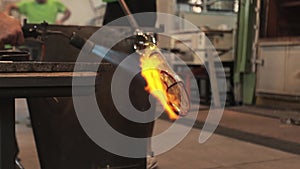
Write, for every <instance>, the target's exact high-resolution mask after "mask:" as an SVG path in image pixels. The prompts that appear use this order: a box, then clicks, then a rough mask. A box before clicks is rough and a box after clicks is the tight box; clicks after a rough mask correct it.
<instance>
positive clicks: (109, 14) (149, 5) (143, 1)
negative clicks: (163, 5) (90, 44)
mask: <svg viewBox="0 0 300 169" xmlns="http://www.w3.org/2000/svg"><path fill="white" fill-rule="evenodd" d="M103 2H106V3H107V5H106V11H105V14H104V18H103V25H107V24H108V23H110V22H112V21H114V20H116V19H119V18H121V17H124V16H126V15H127V14H126V13H125V12H124V11H123V9H122V7H121V5H120V4H119V2H118V0H103ZM125 2H126V4H127V6H128V8H129V10H130V12H131V13H132V14H136V13H143V12H153V15H152V14H150V15H149V14H148V15H147V18H143V17H142V16H138V17H136V16H135V19H136V21H137V24H138V26H140V27H153V28H154V27H155V24H156V0H125ZM116 24H117V25H116ZM110 25H116V26H130V24H129V22H128V21H127V20H124V21H123V20H121V21H120V20H119V21H118V22H113V23H110ZM127 45H128V46H130V45H132V44H127ZM150 125H151V127H150V129H149V131H148V132H149V133H147V135H148V136H149V137H151V136H152V133H153V128H154V121H153V122H152V123H151V124H150ZM147 149H148V150H147V169H155V168H157V167H158V162H157V159H156V158H155V156H154V152H153V151H152V149H151V139H150V140H149V142H148V147H147Z"/></svg>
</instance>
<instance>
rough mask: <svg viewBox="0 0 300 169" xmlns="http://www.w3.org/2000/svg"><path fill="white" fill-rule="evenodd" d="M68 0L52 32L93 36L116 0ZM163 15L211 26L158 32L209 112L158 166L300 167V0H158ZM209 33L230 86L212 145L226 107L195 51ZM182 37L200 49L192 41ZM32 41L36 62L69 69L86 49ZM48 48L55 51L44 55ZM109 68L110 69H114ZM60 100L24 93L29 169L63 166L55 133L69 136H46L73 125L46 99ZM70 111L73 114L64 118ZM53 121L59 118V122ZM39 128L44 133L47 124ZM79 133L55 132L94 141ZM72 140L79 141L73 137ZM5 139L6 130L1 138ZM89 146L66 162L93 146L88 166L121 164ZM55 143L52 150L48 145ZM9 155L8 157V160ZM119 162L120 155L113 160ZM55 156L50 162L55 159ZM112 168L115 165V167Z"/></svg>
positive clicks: (20, 116)
mask: <svg viewBox="0 0 300 169" xmlns="http://www.w3.org/2000/svg"><path fill="white" fill-rule="evenodd" d="M12 2H18V1H15V0H0V10H4V7H5V5H7V4H9V3H12ZM61 2H62V3H63V4H65V5H66V6H67V7H68V8H69V9H70V10H71V12H72V15H71V17H70V19H69V20H67V21H66V22H65V23H64V25H49V27H48V28H49V29H53V30H57V31H64V32H65V33H67V34H72V32H77V33H78V34H79V35H80V36H82V37H84V38H88V37H89V36H91V35H92V34H93V33H94V32H95V31H96V30H97V29H98V28H99V27H101V26H102V21H103V15H104V12H105V8H106V4H105V3H104V2H102V1H101V0H85V1H82V0H61ZM157 11H158V12H162V13H168V14H173V15H176V16H178V17H181V18H184V19H186V20H188V21H189V22H191V23H193V24H194V25H196V26H197V27H199V29H200V30H201V32H180V31H181V30H184V29H185V28H186V27H187V25H185V23H184V22H183V23H174V24H173V26H174V28H177V29H178V32H177V33H174V35H173V36H172V37H165V36H158V37H157V38H158V47H159V48H161V49H164V51H165V52H164V54H165V57H166V58H167V60H168V61H170V63H169V64H170V65H171V67H172V68H173V70H174V71H175V72H176V73H178V75H180V76H181V78H182V79H183V81H184V82H185V84H186V85H189V84H191V83H190V79H189V78H188V77H187V75H186V74H185V72H186V70H185V69H184V68H185V67H184V66H182V62H180V61H178V60H176V59H174V58H175V57H174V56H176V57H179V58H180V59H181V60H183V61H184V62H185V63H186V64H187V65H188V67H189V69H190V70H191V71H192V72H193V75H194V77H195V78H196V80H197V86H191V85H190V86H186V90H187V93H188V94H189V95H191V96H193V95H195V96H197V95H200V98H199V99H196V100H191V112H196V111H198V112H199V115H198V117H197V120H196V123H195V124H194V126H193V129H192V130H191V132H190V133H189V134H188V135H187V137H186V138H185V139H184V140H183V141H182V142H181V143H180V144H179V145H178V146H176V147H175V148H173V149H172V150H170V151H168V152H166V153H164V154H161V155H158V156H156V157H155V158H156V160H157V162H158V163H157V164H158V168H159V169H212V168H214V169H249V168H257V169H269V168H272V169H277V168H278V169H282V168H290V169H298V168H299V166H300V134H299V133H300V126H299V125H300V20H299V16H300V1H298V0H284V1H281V0H157ZM13 15H14V16H15V17H18V18H19V19H21V20H22V19H24V16H21V15H19V14H18V13H17V12H14V13H13ZM170 22H172V21H170ZM64 26H65V27H64ZM157 27H159V25H157ZM204 36H206V37H208V38H209V40H210V41H211V43H212V45H213V46H214V47H215V49H216V51H217V52H218V54H219V57H220V60H221V62H222V64H223V67H224V71H225V76H226V77H225V78H226V85H227V88H226V100H225V105H226V106H225V110H224V113H223V117H222V119H221V121H220V124H219V126H218V127H217V129H216V131H215V133H214V134H213V137H212V138H210V139H209V140H208V141H207V142H206V143H203V144H200V143H198V137H199V133H200V131H201V129H202V128H203V125H204V123H205V120H206V117H207V114H208V111H209V108H210V106H211V105H214V104H215V103H216V101H215V100H214V99H215V97H214V95H213V92H212V85H211V83H213V82H214V81H211V79H210V78H209V76H208V71H210V69H208V70H206V67H205V64H206V63H205V62H203V60H200V59H199V58H198V57H197V56H196V55H195V53H196V54H199V55H203V53H201V50H199V49H203V48H205V47H206V46H205V45H203V39H204V38H203V37H204ZM106 38H107V37H106ZM182 42H184V43H185V44H189V45H190V46H189V47H187V46H186V45H184V44H183V43H182ZM26 45H27V46H28V48H29V50H30V52H31V56H30V57H31V59H32V60H36V61H43V62H49V63H53V62H61V63H64V62H65V63H66V65H65V67H68V66H69V65H67V63H69V62H74V61H75V60H76V58H77V56H78V54H79V52H80V50H79V49H76V48H74V47H73V46H71V45H70V44H69V41H68V40H67V39H65V38H64V37H61V36H58V35H54V36H51V37H50V36H49V37H48V38H47V39H45V41H44V42H43V44H41V43H40V42H36V41H35V40H32V39H27V40H26ZM43 47H46V49H47V50H46V51H43ZM191 50H192V52H191ZM197 51H200V52H199V53H197ZM193 52H195V53H193ZM2 64H4V63H2ZM4 66H5V65H4ZM50 66H55V65H50ZM0 69H1V68H0ZM107 69H108V72H109V73H110V68H107ZM215 71H217V72H214V73H216V74H218V70H215ZM3 73H7V72H5V71H3V70H1V71H0V78H1V77H2V78H3V77H5V75H1V74H3ZM109 73H108V74H107V76H109ZM21 85H22V83H21V82H20V86H21ZM104 87H105V86H104ZM60 101H61V102H60V107H61V109H67V110H64V112H67V111H68V110H69V109H71V108H70V107H67V108H65V107H64V106H65V104H70V103H69V102H68V101H67V100H64V99H62V100H60ZM50 102H51V103H49V102H47V103H45V100H41V99H40V100H39V99H36V98H34V99H31V98H27V99H24V98H17V99H16V102H15V108H16V109H15V111H16V135H17V142H18V146H19V155H18V158H19V159H20V160H19V161H20V162H21V164H22V166H23V167H24V168H25V169H39V168H41V169H44V168H45V169H47V168H49V166H55V165H56V164H55V163H56V162H57V161H55V160H53V156H55V155H57V154H55V153H54V154H51V152H50V151H51V149H55V144H59V143H58V142H59V141H58V142H57V143H56V142H55V141H54V142H55V144H54V145H53V144H52V143H51V139H53V140H56V141H57V140H59V139H58V138H55V139H54V138H51V137H48V136H47V134H45V133H44V132H48V130H50V128H47V126H46V127H45V125H41V126H40V124H38V123H41V122H42V123H43V124H46V123H47V124H48V123H49V125H53V126H55V127H56V129H57V130H60V128H61V129H63V128H65V125H68V124H67V123H68V122H67V121H59V118H58V117H53V115H51V110H44V109H45V107H44V106H43V105H48V106H49V104H56V103H55V102H56V100H55V99H54V100H51V101H50ZM52 102H53V103H52ZM195 105H200V109H199V110H198V109H197V110H196V109H193V107H195ZM68 106H70V105H68ZM196 107H197V106H196ZM29 110H31V111H32V112H29ZM48 111H49V112H48ZM42 112H44V113H45V115H44V116H43V115H40V116H38V115H37V114H39V113H41V114H42ZM46 115H48V116H46ZM29 116H32V117H31V118H35V119H36V121H37V124H34V123H32V122H31V121H30V118H29ZM61 116H63V115H61ZM64 116H68V115H66V114H64ZM73 118H75V117H73V116H70V119H69V120H71V119H72V120H74V119H73ZM50 120H56V121H55V122H53V123H51V124H50V122H49V121H50ZM170 125H172V121H170V120H169V119H168V118H167V117H166V116H164V115H162V116H161V117H159V118H158V119H157V120H156V121H155V126H154V133H155V134H157V133H161V132H162V131H164V130H165V129H167V128H168V127H170ZM39 126H40V128H43V129H37V128H39ZM53 126H52V127H53ZM125 126H126V125H125ZM71 127H74V126H71ZM76 127H78V126H76ZM76 127H75V128H76ZM34 128H36V129H34ZM78 128H79V127H78ZM128 128H130V129H129V130H132V126H130V125H128ZM51 129H53V128H51ZM76 131H77V130H76ZM76 131H74V133H69V131H60V132H61V133H59V132H57V133H55V134H54V135H53V136H55V137H61V135H63V136H64V137H63V138H64V139H66V140H64V141H65V142H64V143H67V142H72V139H74V140H73V141H74V145H75V143H76V135H78V136H80V137H86V136H85V135H84V134H83V133H81V132H82V131H81V130H80V131H79V130H78V131H79V134H78V133H77V132H76ZM64 132H65V133H64ZM125 132H126V131H125ZM66 133H69V134H66ZM175 134H176V133H175ZM67 136H70V138H65V137H67ZM1 137H5V135H3V134H1ZM86 142H87V141H86ZM86 142H85V141H83V142H78V144H82V147H78V150H76V151H75V150H74V151H73V150H72V151H71V152H67V151H68V150H69V149H67V148H65V147H64V148H62V149H61V152H60V153H65V154H64V155H62V156H61V157H60V158H61V159H59V160H60V162H62V161H63V160H65V159H67V161H68V160H70V159H71V158H70V159H68V154H71V153H80V152H81V149H85V150H84V153H86V154H89V151H90V150H91V153H90V156H91V157H89V156H85V157H82V160H85V162H84V163H88V160H86V159H88V158H89V159H91V160H90V161H93V160H94V159H96V158H97V157H96V156H97V155H99V156H101V158H103V159H105V158H107V160H103V161H105V162H106V163H114V162H116V163H118V162H117V161H118V160H119V159H118V157H113V156H112V155H111V154H106V153H97V152H96V150H95V152H94V150H93V151H92V149H93V145H91V144H90V143H87V147H86V148H85V147H84V145H85V143H86ZM48 145H49V146H50V147H47V146H48ZM58 148H59V147H58ZM58 148H57V149H58ZM38 149H40V150H38ZM48 151H49V152H48ZM57 151H58V152H59V150H57ZM64 151H66V152H64ZM99 151H100V150H99ZM1 155H3V154H1ZM4 156H5V155H4ZM92 156H93V157H92ZM72 157H73V156H72ZM1 158H3V157H1V156H0V159H1ZM64 158H65V159H64ZM112 158H116V159H118V160H115V161H114V160H111V159H112ZM48 159H50V161H47V160H48ZM54 159H55V158H54ZM2 160H3V159H2ZM51 160H53V161H51ZM71 160H72V159H71ZM73 160H74V164H76V163H77V162H78V161H76V163H75V160H79V161H80V159H78V158H77V156H76V158H75V156H74V159H73ZM126 160H127V161H126ZM100 161H101V160H100ZM120 161H121V162H120V163H121V164H124V166H126V167H127V168H130V167H131V168H132V169H133V168H139V167H137V166H130V165H127V163H131V162H132V163H135V162H136V161H137V163H138V162H139V161H138V160H132V159H120ZM0 162H1V160H0ZM93 162H94V161H93ZM79 163H80V162H79ZM91 163H92V162H91ZM142 163H143V162H142ZM47 165H48V166H47ZM61 166H64V167H65V168H71V166H72V168H73V167H74V165H73V164H62V165H60V166H59V165H58V168H60V167H61ZM68 166H69V167H68ZM78 167H79V166H78ZM109 167H110V166H109V165H108V166H107V168H109ZM126 167H123V168H126ZM75 168H76V167H75ZM96 168H97V169H98V166H91V168H88V169H96ZM111 168H113V167H111ZM142 168H143V167H142ZM144 168H146V167H145V166H144ZM0 169H2V168H0ZM3 169H4V168H3Z"/></svg>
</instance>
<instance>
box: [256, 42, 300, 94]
mask: <svg viewBox="0 0 300 169" xmlns="http://www.w3.org/2000/svg"><path fill="white" fill-rule="evenodd" d="M258 59H260V60H263V64H262V65H258V66H257V86H256V92H257V93H258V94H264V93H266V94H277V95H286V96H300V44H299V43H295V42H290V43H286V42H282V44H280V43H279V42H263V43H260V44H259V57H258Z"/></svg>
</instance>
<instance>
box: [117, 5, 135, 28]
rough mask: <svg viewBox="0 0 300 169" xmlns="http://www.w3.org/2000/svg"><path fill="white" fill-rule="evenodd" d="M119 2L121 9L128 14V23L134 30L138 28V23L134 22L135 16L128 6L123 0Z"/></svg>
mask: <svg viewBox="0 0 300 169" xmlns="http://www.w3.org/2000/svg"><path fill="white" fill-rule="evenodd" d="M119 4H120V5H121V7H122V9H123V11H124V13H125V14H127V15H128V21H129V23H130V25H131V26H132V27H133V28H134V29H135V30H138V29H139V25H138V23H137V22H136V20H135V18H134V17H133V15H132V13H131V11H130V9H129V8H128V6H127V4H126V2H125V0H119Z"/></svg>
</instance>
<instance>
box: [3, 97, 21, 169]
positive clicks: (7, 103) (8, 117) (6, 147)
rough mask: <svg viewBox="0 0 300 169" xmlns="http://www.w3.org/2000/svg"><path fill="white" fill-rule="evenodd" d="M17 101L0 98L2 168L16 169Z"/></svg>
mask: <svg viewBox="0 0 300 169" xmlns="http://www.w3.org/2000/svg"><path fill="white" fill-rule="evenodd" d="M16 145H17V144H16V135H15V99H14V98H0V168H1V169H14V166H15V165H14V162H15V157H16V154H17V147H16Z"/></svg>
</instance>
